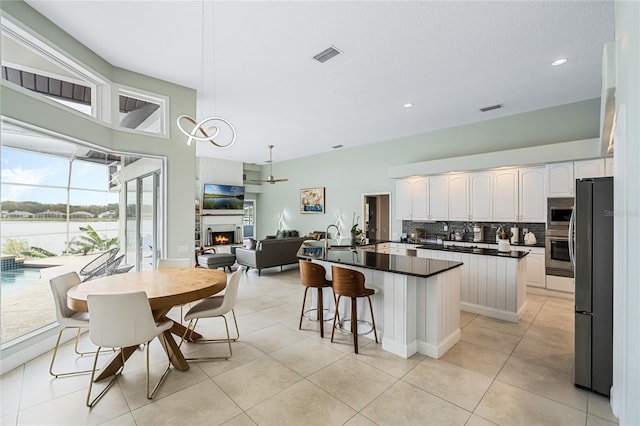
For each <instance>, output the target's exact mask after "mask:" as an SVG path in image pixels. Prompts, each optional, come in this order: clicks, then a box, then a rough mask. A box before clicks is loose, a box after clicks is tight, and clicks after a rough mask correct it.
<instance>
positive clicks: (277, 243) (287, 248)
mask: <svg viewBox="0 0 640 426" xmlns="http://www.w3.org/2000/svg"><path fill="white" fill-rule="evenodd" d="M305 240H306V238H300V237H297V238H296V237H294V238H267V239H264V240H261V241H255V240H252V241H250V242H249V243H247V242H246V241H245V243H244V246H243V247H238V248H236V250H235V251H236V262H237V263H238V265H244V266H246V267H247V271H248V270H249V269H250V268H256V269H257V270H258V275H260V274H261V271H262V269H264V268H272V267H274V266H280V270H282V266H284V265H291V264H294V263H295V264H297V263H298V258H297V256H296V254H297V253H298V249H299V248H300V246H301V245H302V242H303V241H305Z"/></svg>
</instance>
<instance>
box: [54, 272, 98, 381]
mask: <svg viewBox="0 0 640 426" xmlns="http://www.w3.org/2000/svg"><path fill="white" fill-rule="evenodd" d="M81 282H82V280H81V279H80V276H79V275H78V274H77V273H76V272H68V273H66V274H63V275H60V276H58V277H55V278H52V279H50V280H49V285H50V286H51V292H52V293H53V302H54V304H55V307H56V319H57V320H58V324H60V331H59V332H58V339H57V340H56V346H55V347H54V348H53V356H52V357H51V364H50V365H49V374H51V375H52V376H55V377H60V376H68V375H71V374H81V373H90V372H91V370H79V371H68V372H65V373H56V372H54V371H53V366H54V363H55V361H56V356H57V355H58V348H59V347H60V340H61V339H62V333H63V332H64V331H65V330H66V329H68V328H75V329H77V334H76V338H75V345H74V350H75V352H76V353H77V354H78V355H80V356H82V355H88V354H94V353H95V351H90V352H80V351H79V350H78V342H79V340H80V333H81V332H82V330H88V329H89V314H88V313H86V312H77V311H74V310H73V309H70V308H69V307H68V306H67V292H68V291H69V289H71V288H72V287H75V286H77V285H78V284H80V283H81Z"/></svg>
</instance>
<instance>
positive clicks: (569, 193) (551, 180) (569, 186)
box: [547, 161, 573, 197]
mask: <svg viewBox="0 0 640 426" xmlns="http://www.w3.org/2000/svg"><path fill="white" fill-rule="evenodd" d="M547 197H573V162H572V161H569V162H564V163H551V164H547Z"/></svg>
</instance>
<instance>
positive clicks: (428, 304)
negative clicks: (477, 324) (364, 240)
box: [298, 244, 462, 358]
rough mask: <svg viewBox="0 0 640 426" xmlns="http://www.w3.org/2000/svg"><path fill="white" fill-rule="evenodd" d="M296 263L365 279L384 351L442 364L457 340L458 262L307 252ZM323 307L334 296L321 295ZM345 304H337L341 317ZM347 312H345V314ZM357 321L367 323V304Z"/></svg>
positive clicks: (348, 251)
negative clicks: (346, 271) (352, 273)
mask: <svg viewBox="0 0 640 426" xmlns="http://www.w3.org/2000/svg"><path fill="white" fill-rule="evenodd" d="M298 258H300V259H305V260H310V261H312V262H315V263H319V264H321V265H323V266H324V268H325V269H326V271H327V275H328V277H329V278H330V276H331V265H337V266H340V267H344V268H348V269H354V270H356V271H359V272H361V273H363V274H364V276H365V280H366V286H367V287H369V288H375V289H377V290H378V292H377V293H376V294H375V295H373V296H372V302H373V310H374V315H375V318H376V326H377V329H378V333H379V335H380V336H382V349H384V350H386V351H388V352H391V353H393V354H396V355H399V356H402V357H404V358H409V357H410V356H411V355H413V354H415V353H416V352H419V353H422V354H425V355H428V356H430V357H433V358H440V357H441V356H443V355H444V354H445V353H446V352H447V351H448V350H449V349H450V348H451V347H452V346H453V345H455V344H456V343H457V342H458V341H459V340H460V275H461V272H460V266H462V263H461V262H457V261H449V260H441V259H427V258H418V257H408V256H395V255H389V254H384V253H376V252H371V251H366V250H361V249H359V248H344V247H339V248H329V249H328V250H326V252H325V249H324V248H323V247H305V245H304V244H303V246H302V247H300V250H299V251H298ZM325 293H326V294H325V295H324V297H325V299H323V303H324V306H331V305H332V304H333V303H335V302H333V296H332V295H330V294H329V292H325ZM346 306H347V304H346V303H344V304H342V303H341V306H340V307H339V311H340V312H341V314H343V315H344V313H345V308H346ZM346 312H348V310H346ZM358 318H362V319H365V320H367V321H371V316H370V314H369V310H368V309H365V304H364V303H360V304H359V306H358Z"/></svg>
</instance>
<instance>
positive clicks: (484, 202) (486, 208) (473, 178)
mask: <svg viewBox="0 0 640 426" xmlns="http://www.w3.org/2000/svg"><path fill="white" fill-rule="evenodd" d="M492 188H493V173H492V172H490V171H488V172H479V173H469V219H470V220H475V221H478V222H481V221H482V222H489V221H491V219H492V217H493V216H492V214H491V213H492V212H491V207H492V205H493V203H492V202H491V200H492V199H493V191H492Z"/></svg>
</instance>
